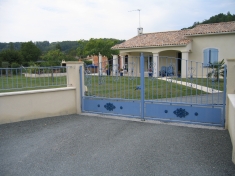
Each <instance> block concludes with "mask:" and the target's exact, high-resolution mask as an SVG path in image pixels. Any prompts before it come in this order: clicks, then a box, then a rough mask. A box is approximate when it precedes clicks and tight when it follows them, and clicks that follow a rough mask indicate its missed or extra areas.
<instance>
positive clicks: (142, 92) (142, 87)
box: [140, 53, 145, 121]
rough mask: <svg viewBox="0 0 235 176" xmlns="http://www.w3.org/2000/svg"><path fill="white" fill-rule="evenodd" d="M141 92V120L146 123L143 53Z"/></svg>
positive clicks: (142, 59)
mask: <svg viewBox="0 0 235 176" xmlns="http://www.w3.org/2000/svg"><path fill="white" fill-rule="evenodd" d="M140 87H141V89H140V91H141V101H140V102H141V103H140V108H141V109H140V113H141V120H142V121H144V120H145V119H144V98H145V97H144V55H143V53H141V56H140Z"/></svg>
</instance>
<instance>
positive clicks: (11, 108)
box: [0, 87, 77, 124]
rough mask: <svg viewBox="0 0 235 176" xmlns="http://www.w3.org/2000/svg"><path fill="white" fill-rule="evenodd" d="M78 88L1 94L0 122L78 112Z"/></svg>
mask: <svg viewBox="0 0 235 176" xmlns="http://www.w3.org/2000/svg"><path fill="white" fill-rule="evenodd" d="M76 104H77V103H76V88H75V87H65V88H55V89H43V90H30V91H21V92H9V93H1V94H0V124H4V123H11V122H18V121H24V120H32V119H39V118H44V117H52V116H59V115H68V114H76V113H77V105H76Z"/></svg>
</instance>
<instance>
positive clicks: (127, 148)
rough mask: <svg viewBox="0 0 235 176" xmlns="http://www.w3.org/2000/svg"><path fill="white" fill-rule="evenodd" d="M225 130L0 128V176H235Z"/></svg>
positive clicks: (78, 125) (88, 125)
mask: <svg viewBox="0 0 235 176" xmlns="http://www.w3.org/2000/svg"><path fill="white" fill-rule="evenodd" d="M231 153H232V145H231V141H230V138H229V134H228V131H227V130H216V129H199V128H189V127H182V126H172V125H165V124H153V123H152V124H151V123H143V122H133V121H124V120H116V119H107V118H100V117H95V116H84V115H68V116H60V117H52V118H45V119H39V120H32V121H24V122H18V123H11V124H4V125H0V175H3V176H4V175H22V176H27V175H30V176H31V175H40V176H41V175H56V176H58V175H63V176H64V175H66V176H67V175H102V176H103V175H141V176H143V175H148V176H149V175H177V176H179V175H180V176H183V175H198V176H203V175H213V176H217V175H218V176H223V175H224V176H228V175H235V165H234V164H233V163H232V161H231V156H232V155H231Z"/></svg>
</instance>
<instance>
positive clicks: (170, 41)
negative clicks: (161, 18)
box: [112, 21, 235, 49]
mask: <svg viewBox="0 0 235 176" xmlns="http://www.w3.org/2000/svg"><path fill="white" fill-rule="evenodd" d="M225 32H235V21H232V22H223V23H213V24H201V25H197V26H196V27H194V28H193V29H187V30H179V31H167V32H156V33H146V34H141V35H138V36H135V37H133V38H131V39H129V40H127V41H125V42H123V43H121V44H118V45H115V46H113V47H112V49H121V48H141V47H154V46H156V47H157V46H171V45H172V46H176V45H187V44H188V43H190V42H191V39H189V38H187V36H190V35H195V34H196V35H203V34H210V33H225Z"/></svg>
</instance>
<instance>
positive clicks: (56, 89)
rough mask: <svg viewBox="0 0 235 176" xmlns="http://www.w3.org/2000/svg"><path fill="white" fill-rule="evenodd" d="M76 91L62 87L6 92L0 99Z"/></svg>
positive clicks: (0, 94)
mask: <svg viewBox="0 0 235 176" xmlns="http://www.w3.org/2000/svg"><path fill="white" fill-rule="evenodd" d="M75 89H76V88H75V87H62V88H52V89H39V90H27V91H17V92H6V93H0V97H4V96H13V95H25V94H36V93H45V92H57V91H66V90H75Z"/></svg>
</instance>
